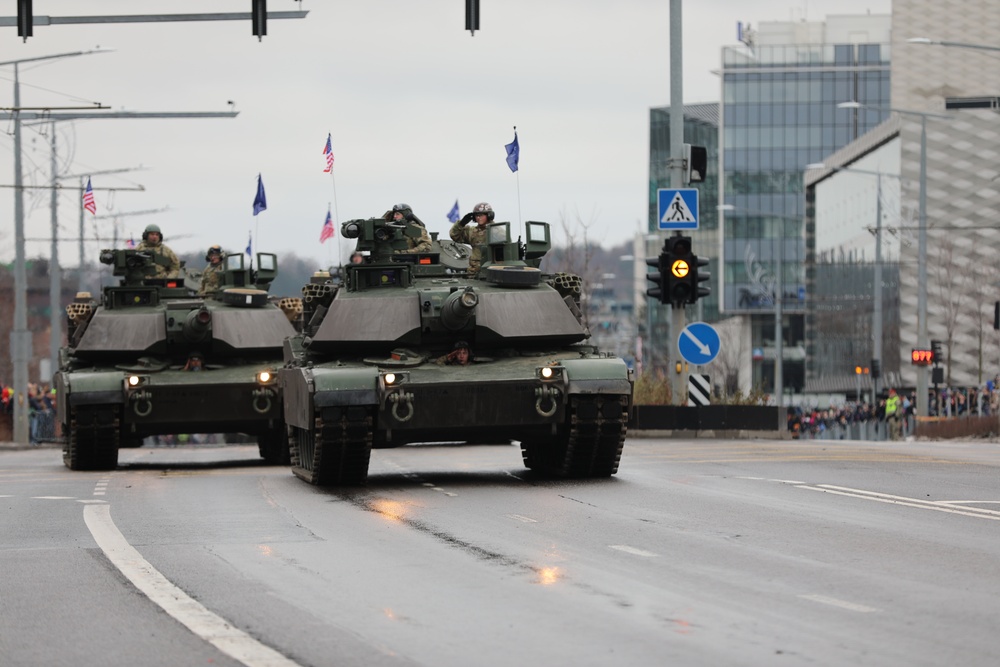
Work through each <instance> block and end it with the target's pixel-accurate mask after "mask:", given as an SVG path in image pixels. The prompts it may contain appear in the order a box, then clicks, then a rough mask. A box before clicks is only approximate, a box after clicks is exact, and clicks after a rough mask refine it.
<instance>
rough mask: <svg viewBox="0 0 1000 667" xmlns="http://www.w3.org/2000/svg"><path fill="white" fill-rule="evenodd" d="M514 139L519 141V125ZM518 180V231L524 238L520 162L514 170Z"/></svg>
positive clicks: (519, 150) (515, 128) (515, 129)
mask: <svg viewBox="0 0 1000 667" xmlns="http://www.w3.org/2000/svg"><path fill="white" fill-rule="evenodd" d="M514 140H515V141H517V125H515V126H514ZM520 152H521V149H520V144H518V157H519V158H520ZM514 177H515V180H516V181H517V233H518V235H519V236H520V237H521V238H524V225H523V224H522V223H521V166H520V163H518V170H517V171H515V172H514Z"/></svg>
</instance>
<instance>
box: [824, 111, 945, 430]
mask: <svg viewBox="0 0 1000 667" xmlns="http://www.w3.org/2000/svg"><path fill="white" fill-rule="evenodd" d="M837 108H838V109H874V110H876V111H892V112H894V113H900V114H910V115H913V116H920V186H919V187H920V199H919V201H920V203H919V211H920V213H919V222H918V229H919V241H918V251H917V345H918V346H919V347H921V348H926V347H927V346H928V344H929V343H928V338H927V119H928V118H946V119H950V118H951V116H947V115H944V114H938V113H930V112H926V111H913V110H910V109H897V108H895V107H880V106H874V105H867V104H860V103H858V102H853V101H852V102H841V103H840V104H838V105H837ZM916 372H917V416H920V417H926V416H927V369H926V368H925V367H923V366H917V367H916Z"/></svg>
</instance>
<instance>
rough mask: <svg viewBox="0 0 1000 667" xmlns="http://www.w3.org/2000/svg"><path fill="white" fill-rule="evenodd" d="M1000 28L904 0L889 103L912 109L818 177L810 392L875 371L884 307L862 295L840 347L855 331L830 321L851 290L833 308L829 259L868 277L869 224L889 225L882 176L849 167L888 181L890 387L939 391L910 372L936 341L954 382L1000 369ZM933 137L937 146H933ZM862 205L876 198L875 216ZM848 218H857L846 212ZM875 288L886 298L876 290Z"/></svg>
mask: <svg viewBox="0 0 1000 667" xmlns="http://www.w3.org/2000/svg"><path fill="white" fill-rule="evenodd" d="M998 30H1000V3H996V2H991V1H989V0H972V1H969V2H963V3H961V5H960V6H958V5H955V4H950V3H935V2H929V1H926V0H894V2H893V14H892V42H891V49H892V63H891V104H890V105H889V106H891V107H892V108H893V109H897V110H899V111H897V112H894V113H893V114H892V117H891V119H890V120H889V121H888V122H886V123H883V124H881V125H880V126H879V127H878V128H876V129H875V130H874V131H873V132H871V133H868V134H866V135H863V136H861V137H859V138H858V139H857V140H856V141H854V142H852V143H851V144H849V145H848V146H846V147H845V148H844V149H843V150H842V151H839V152H836V153H833V154H831V155H828V156H827V157H825V158H824V159H823V160H820V161H821V162H823V163H824V165H825V166H826V167H827V169H823V170H812V171H810V172H808V173H807V174H806V175H805V186H806V192H807V201H808V205H807V217H806V228H807V229H810V228H813V229H815V233H814V234H813V235H812V238H811V239H810V238H808V235H807V245H808V244H809V243H813V244H814V250H815V257H812V258H810V260H809V261H810V262H812V261H814V262H815V265H814V266H813V268H814V269H815V274H814V280H813V286H810V287H808V289H807V291H808V293H809V294H810V298H813V297H815V299H816V300H815V301H814V302H813V303H812V304H811V306H812V307H811V308H810V317H809V318H807V325H806V329H807V331H806V338H807V341H808V342H807V351H808V356H809V360H810V362H809V369H808V371H807V382H806V385H807V390H810V391H824V390H833V389H840V390H843V389H845V388H847V390H848V391H850V389H849V388H850V387H852V386H854V377H853V376H854V373H853V367H854V363H864V362H866V361H867V360H868V359H870V358H872V356H870V353H871V354H874V344H873V343H874V340H873V336H874V332H873V331H872V330H871V328H870V326H871V324H872V322H873V315H874V313H873V312H872V310H871V305H869V306H867V307H862V305H861V304H860V300H858V299H855V303H854V305H855V307H856V309H855V310H854V311H853V312H854V317H855V321H856V331H854V332H853V336H851V337H849V339H845V338H842V339H841V340H840V341H839V343H838V340H837V337H838V336H841V337H842V336H843V332H837V331H836V330H832V329H831V327H830V326H829V314H830V312H832V310H831V304H832V303H833V302H832V301H831V300H830V299H832V298H833V297H835V296H836V297H838V298H839V303H840V305H841V306H844V307H846V304H848V303H849V302H850V301H851V299H850V290H849V289H846V288H842V289H841V290H840V294H839V295H835V294H827V295H825V297H826V300H825V301H824V298H823V296H824V295H821V294H820V292H821V289H820V287H821V286H822V285H824V284H827V283H828V282H829V279H830V274H829V272H830V271H833V270H834V268H833V264H834V263H835V262H832V261H831V254H830V253H833V254H834V255H836V254H839V255H840V256H841V257H843V258H845V259H847V260H848V261H849V258H851V257H854V258H855V264H856V266H857V268H859V269H861V270H863V269H864V267H868V268H869V269H870V268H871V267H872V262H873V261H874V240H875V237H874V236H873V235H870V234H869V235H867V236H866V235H865V234H861V233H860V232H859V229H861V228H863V227H865V226H871V221H874V220H876V218H875V209H874V204H875V201H876V196H875V191H874V189H875V187H876V182H877V181H878V180H879V179H877V178H875V177H872V176H871V175H867V176H864V175H860V174H856V173H851V171H849V170H854V171H855V172H856V171H857V170H867V171H880V172H883V173H884V174H885V176H884V177H883V178H882V179H880V180H881V182H882V194H883V198H882V203H883V210H882V214H883V217H882V223H883V228H884V229H886V230H887V231H886V232H884V233H883V234H882V235H881V238H882V241H883V247H882V254H883V265H882V269H883V271H882V277H883V284H882V296H883V308H882V312H881V315H882V323H883V327H882V331H883V337H882V367H883V370H884V371H885V372H886V375H887V377H886V378H885V380H884V382H883V386H889V385H896V386H903V387H906V388H915V387H917V386H918V372H919V373H924V378H925V379H926V381H927V383H928V384H931V383H930V378H929V377H928V375H929V371H928V370H919V369H918V368H917V367H915V366H913V365H912V364H911V363H910V352H911V351H912V350H913V349H914V348H918V347H924V346H926V345H928V344H929V341H930V340H939V341H941V342H942V343H943V345H942V348H943V353H944V357H945V359H944V363H943V372H942V375H943V378H942V379H943V382H944V384H947V385H952V386H978V385H981V384H983V383H984V382H985V381H987V380H990V379H992V378H993V377H994V376H995V375H996V374H997V372H998V370H1000V338H998V336H997V334H996V332H995V331H994V330H993V304H994V302H995V301H996V300H997V299H998V298H1000V269H998V268H997V265H996V261H995V258H996V256H997V252H998V250H1000V225H998V224H997V211H998V209H1000V163H998V161H1000V117H998V113H997V108H998V107H1000V104H998V103H997V98H998V96H1000V67H997V60H998V59H1000V39H998V37H997V35H998V34H1000V32H998ZM912 40H916V41H912ZM928 42H930V43H928ZM936 42H944V43H945V44H939V43H936ZM858 101H861V100H858ZM977 107H985V108H977ZM841 113H846V114H849V115H850V116H852V117H853V118H855V119H863V117H864V114H867V113H869V111H868V110H865V109H842V110H841ZM927 114H930V115H927ZM942 115H946V116H950V117H948V118H941V117H940V116H942ZM924 128H926V150H925V151H922V149H921V134H922V131H923V129H924ZM922 155H923V158H924V162H925V164H926V171H925V177H924V179H923V182H924V183H925V192H924V194H925V196H926V228H925V230H926V252H925V254H924V257H923V262H924V264H925V266H926V290H925V292H926V313H927V320H926V329H927V339H926V340H925V341H921V340H920V323H919V318H918V316H919V310H920V306H919V304H920V299H921V290H920V275H919V274H920V270H919V269H920V264H921V261H922V260H921V256H920V231H921V229H920V227H921V222H920V198H921V181H922V179H921V173H920V172H921V161H922V159H921V158H922ZM829 167H838V168H843V169H844V170H842V171H831V170H830V169H829ZM862 201H867V202H868V205H867V208H865V206H864V205H863V204H862ZM838 211H839V212H840V213H838ZM848 211H850V212H851V215H844V214H846V213H847V212H848ZM852 217H853V219H852ZM840 229H843V230H845V233H844V234H842V235H841V236H839V237H838V236H836V235H835V234H834V233H832V232H831V230H840ZM848 230H851V231H848ZM852 234H853V237H852ZM897 271H898V278H896V277H895V276H896V272H897ZM824 272H827V273H824ZM869 275H870V273H869ZM851 280H852V281H854V282H852V283H850V284H860V285H864V283H865V281H864V279H863V278H860V277H859V275H858V274H856V275H855V276H854V277H853V278H852V279H851ZM864 291H865V293H866V295H873V294H874V290H873V286H872V285H871V284H870V282H869V283H868V286H866V287H864ZM865 312H866V313H868V315H864V314H863V313H865ZM866 336H867V339H866ZM838 352H839V353H841V354H844V355H848V354H849V355H850V357H849V359H848V358H844V359H840V360H838V359H836V358H835V355H836V354H837V353H838Z"/></svg>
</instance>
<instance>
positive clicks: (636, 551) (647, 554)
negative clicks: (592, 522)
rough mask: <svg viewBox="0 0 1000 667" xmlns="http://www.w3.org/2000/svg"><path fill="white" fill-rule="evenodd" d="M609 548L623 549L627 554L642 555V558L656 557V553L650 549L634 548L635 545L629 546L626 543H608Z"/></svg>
mask: <svg viewBox="0 0 1000 667" xmlns="http://www.w3.org/2000/svg"><path fill="white" fill-rule="evenodd" d="M608 548H609V549H617V550H618V551H624V552H625V553H627V554H632V555H633V556H642V557H644V558H656V556H657V554H654V553H653V552H652V551H644V550H642V549H636V548H635V547H630V546H628V545H626V544H609V545H608Z"/></svg>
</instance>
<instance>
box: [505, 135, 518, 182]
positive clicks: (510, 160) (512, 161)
mask: <svg viewBox="0 0 1000 667" xmlns="http://www.w3.org/2000/svg"><path fill="white" fill-rule="evenodd" d="M504 148H506V149H507V166H508V167H510V170H511V171H517V160H518V158H519V157H521V147H520V146H519V145H518V143H517V128H515V129H514V141H512V142H510V143H509V144H505V145H504Z"/></svg>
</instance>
